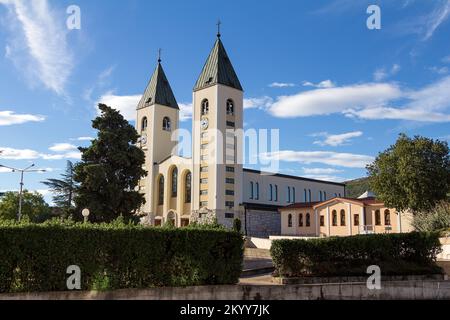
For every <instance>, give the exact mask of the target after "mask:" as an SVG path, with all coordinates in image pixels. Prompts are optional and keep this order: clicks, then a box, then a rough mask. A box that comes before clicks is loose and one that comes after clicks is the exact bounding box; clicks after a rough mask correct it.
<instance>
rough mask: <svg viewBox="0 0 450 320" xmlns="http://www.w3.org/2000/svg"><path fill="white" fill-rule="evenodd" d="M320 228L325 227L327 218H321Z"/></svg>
mask: <svg viewBox="0 0 450 320" xmlns="http://www.w3.org/2000/svg"><path fill="white" fill-rule="evenodd" d="M320 226H321V227H325V216H320Z"/></svg>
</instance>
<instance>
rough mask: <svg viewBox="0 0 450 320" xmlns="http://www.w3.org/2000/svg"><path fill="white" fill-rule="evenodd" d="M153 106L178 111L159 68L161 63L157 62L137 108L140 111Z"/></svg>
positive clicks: (169, 88) (165, 78) (162, 71)
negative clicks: (158, 105)
mask: <svg viewBox="0 0 450 320" xmlns="http://www.w3.org/2000/svg"><path fill="white" fill-rule="evenodd" d="M154 104H160V105H163V106H167V107H171V108H175V109H179V107H178V103H177V100H176V99H175V96H174V94H173V91H172V88H171V87H170V84H169V81H168V80H167V77H166V74H165V73H164V70H163V68H162V66H161V61H158V65H157V67H156V69H155V71H154V72H153V75H152V77H151V79H150V82H149V83H148V85H147V88H146V89H145V92H144V95H143V96H142V98H141V101H140V102H139V104H138V107H137V108H138V109H141V108H144V107H147V106H151V105H154Z"/></svg>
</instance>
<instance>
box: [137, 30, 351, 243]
mask: <svg viewBox="0 0 450 320" xmlns="http://www.w3.org/2000/svg"><path fill="white" fill-rule="evenodd" d="M243 103H244V96H243V87H242V85H241V82H240V81H239V78H238V76H237V74H236V72H235V70H234V68H233V65H232V63H231V61H230V59H229V57H228V54H227V52H226V50H225V47H224V45H223V43H222V40H221V36H220V33H219V34H218V35H217V39H216V41H215V43H214V46H213V48H212V50H211V52H210V54H209V56H208V58H207V60H206V63H205V65H204V67H203V69H202V71H201V73H200V76H199V77H198V80H197V82H196V83H195V86H194V89H193V116H192V157H191V158H185V157H181V156H179V155H178V150H177V144H178V141H177V136H176V134H177V129H178V128H179V121H180V120H179V112H180V109H179V106H178V104H177V100H176V98H175V95H174V93H173V91H172V89H171V86H170V84H169V81H168V79H167V77H166V74H165V73H164V70H163V67H162V64H161V60H158V64H157V66H156V69H155V71H154V73H153V75H152V77H151V79H150V82H149V83H148V85H147V88H146V89H145V92H144V94H143V96H142V99H141V100H140V102H139V104H138V106H137V121H136V127H137V128H136V129H137V131H138V133H139V134H140V135H141V139H140V142H139V145H140V147H141V148H142V150H143V151H144V152H145V156H146V162H145V168H144V169H145V170H146V171H147V172H148V175H147V176H146V177H145V178H143V179H142V180H141V181H140V184H139V190H140V192H142V193H143V194H144V195H145V200H146V203H145V205H144V206H143V207H142V208H141V214H142V215H143V216H145V217H146V218H145V220H146V223H148V224H150V225H155V226H160V225H162V224H164V223H165V222H167V221H172V222H173V223H174V225H175V226H177V227H181V226H186V225H188V224H189V223H192V222H202V221H213V220H214V219H217V221H218V222H219V223H220V224H222V225H225V226H227V227H231V226H232V225H233V221H234V219H236V218H239V219H240V220H241V222H242V229H243V230H242V231H243V232H244V233H245V234H246V235H250V236H256V237H268V236H270V235H279V234H280V233H281V227H282V226H281V215H280V213H279V211H278V210H279V209H280V208H283V207H286V206H289V205H291V204H294V203H298V202H303V203H312V202H318V201H326V200H329V199H332V198H334V197H345V185H344V184H341V183H336V182H328V181H319V180H314V179H308V178H302V177H297V176H289V175H284V174H278V173H266V172H260V171H256V170H251V169H246V168H244V167H243V159H242V157H243V156H242V154H241V153H242V152H240V150H242V145H243V139H242V135H239V134H237V132H242V131H243V120H244V108H243Z"/></svg>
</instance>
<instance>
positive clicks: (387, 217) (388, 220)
mask: <svg viewBox="0 0 450 320" xmlns="http://www.w3.org/2000/svg"><path fill="white" fill-rule="evenodd" d="M384 224H385V225H386V226H390V225H391V212H390V211H389V210H385V211H384Z"/></svg>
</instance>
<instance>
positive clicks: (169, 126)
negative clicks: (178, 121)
mask: <svg viewBox="0 0 450 320" xmlns="http://www.w3.org/2000/svg"><path fill="white" fill-rule="evenodd" d="M163 130H164V131H172V122H171V121H170V118H169V117H165V118H164V119H163Z"/></svg>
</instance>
